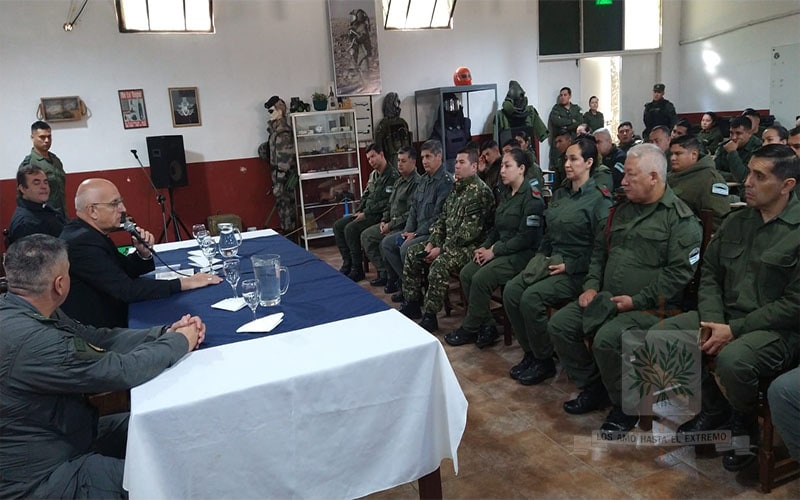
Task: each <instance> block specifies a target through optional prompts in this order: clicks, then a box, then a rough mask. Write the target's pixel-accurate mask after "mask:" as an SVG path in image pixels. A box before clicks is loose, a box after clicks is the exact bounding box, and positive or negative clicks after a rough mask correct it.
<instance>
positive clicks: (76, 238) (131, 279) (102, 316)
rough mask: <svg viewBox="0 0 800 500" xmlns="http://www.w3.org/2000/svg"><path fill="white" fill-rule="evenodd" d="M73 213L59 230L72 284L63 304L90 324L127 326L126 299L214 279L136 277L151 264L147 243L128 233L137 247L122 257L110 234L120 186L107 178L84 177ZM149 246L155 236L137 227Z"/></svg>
mask: <svg viewBox="0 0 800 500" xmlns="http://www.w3.org/2000/svg"><path fill="white" fill-rule="evenodd" d="M75 211H76V212H77V218H75V219H73V220H71V221H69V222H68V223H67V224H66V225H65V226H64V230H63V231H62V232H61V239H63V240H64V241H66V242H67V248H68V253H69V263H70V269H69V275H70V279H71V280H72V288H71V290H70V293H69V296H68V297H67V300H66V302H64V304H63V305H62V306H61V309H62V310H63V311H64V312H65V313H67V315H69V316H70V317H72V318H73V319H77V320H78V321H80V322H82V323H84V324H87V325H93V326H105V327H126V326H128V304H129V303H131V302H138V301H142V300H149V299H158V298H161V297H167V296H169V295H172V294H173V293H177V292H180V291H183V290H191V289H194V288H201V287H204V286H208V285H212V284H217V283H219V282H220V281H222V279H221V278H220V277H219V276H215V275H211V274H207V273H197V274H195V275H194V276H190V277H186V278H180V279H174V280H168V281H160V280H151V279H144V278H140V277H139V276H141V275H142V274H145V273H148V272H150V271H152V270H153V269H155V264H154V263H153V255H152V253H151V252H150V250H148V248H147V246H145V245H144V244H142V243H141V242H139V241H137V240H135V239H134V238H131V242H132V243H133V246H134V247H135V248H136V252H134V253H133V254H131V255H128V256H127V257H125V256H122V255H121V254H120V253H119V252H118V251H117V247H116V245H114V242H112V241H111V238H109V237H108V234H109V233H111V232H112V231H116V230H118V229H119V227H120V223H121V222H122V214H123V213H125V204H124V203H123V199H122V196H121V195H120V194H119V190H118V189H117V187H116V186H115V185H114V183H112V182H111V181H108V180H106V179H86V180H85V181H83V182H82V183H81V185H80V186H78V191H77V193H76V195H75ZM138 230H139V234H140V235H141V236H142V239H143V240H145V241H146V242H147V244H148V246H152V244H153V243H154V238H153V235H152V234H151V233H150V232H148V231H146V230H144V229H142V228H138Z"/></svg>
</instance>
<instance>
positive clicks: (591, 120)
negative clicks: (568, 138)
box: [583, 95, 606, 132]
mask: <svg viewBox="0 0 800 500" xmlns="http://www.w3.org/2000/svg"><path fill="white" fill-rule="evenodd" d="M599 104H600V100H599V99H598V98H597V96H596V95H593V96H592V97H590V98H589V111H587V112H586V113H584V114H583V123H585V124H586V125H588V126H589V130H590V132H594V131H595V130H599V129H601V128H604V127H605V126H606V119H605V117H603V113H601V112H600V111H597V107H598V106H599Z"/></svg>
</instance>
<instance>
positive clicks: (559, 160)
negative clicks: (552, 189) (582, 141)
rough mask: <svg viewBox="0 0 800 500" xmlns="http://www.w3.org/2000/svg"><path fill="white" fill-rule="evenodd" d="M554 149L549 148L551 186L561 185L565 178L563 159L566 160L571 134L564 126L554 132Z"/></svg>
mask: <svg viewBox="0 0 800 500" xmlns="http://www.w3.org/2000/svg"><path fill="white" fill-rule="evenodd" d="M553 144H554V145H555V152H556V154H554V150H553V149H551V150H550V171H551V172H553V186H557V187H558V186H561V184H562V183H563V182H564V179H566V176H565V175H564V161H565V160H566V156H565V154H566V152H567V148H568V147H569V145H570V144H572V134H570V132H569V130H567V129H566V128H562V129H559V130H558V131H557V132H556V133H555V140H554V141H553Z"/></svg>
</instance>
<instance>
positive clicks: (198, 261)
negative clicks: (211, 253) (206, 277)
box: [189, 255, 222, 267]
mask: <svg viewBox="0 0 800 500" xmlns="http://www.w3.org/2000/svg"><path fill="white" fill-rule="evenodd" d="M211 262H212V263H214V264H219V263H220V262H222V259H217V258H216V257H215V258H213V259H212V260H211ZM189 263H190V264H191V265H193V266H197V267H208V259H206V258H205V257H195V256H194V255H190V256H189Z"/></svg>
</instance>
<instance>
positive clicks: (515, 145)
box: [500, 136, 544, 191]
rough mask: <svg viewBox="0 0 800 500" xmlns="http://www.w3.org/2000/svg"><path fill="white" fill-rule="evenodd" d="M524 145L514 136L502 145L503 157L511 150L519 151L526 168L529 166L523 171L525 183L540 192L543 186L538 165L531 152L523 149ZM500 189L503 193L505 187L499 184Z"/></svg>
mask: <svg viewBox="0 0 800 500" xmlns="http://www.w3.org/2000/svg"><path fill="white" fill-rule="evenodd" d="M525 144H527V143H526V142H523V141H521V140H520V139H519V136H515V137H513V138H511V139H509V140H507V141H506V142H505V143H503V155H506V154H508V153H509V152H510V151H511V150H512V149H521V150H522V153H523V154H524V155H525V162H526V163H525V165H526V166H527V165H528V164H530V167H529V168H527V169H526V170H525V181H526V182H527V183H528V185H530V186H531V187H535V188H537V189H539V190H541V186H544V176H543V175H542V169H541V168H540V167H539V164H538V163H536V156H535V155H534V154H533V152H532V151H529V150H527V149H525V146H524V145H525ZM500 189H501V191H505V190H506V189H507V186H506V185H505V184H503V183H502V182H501V183H500Z"/></svg>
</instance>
